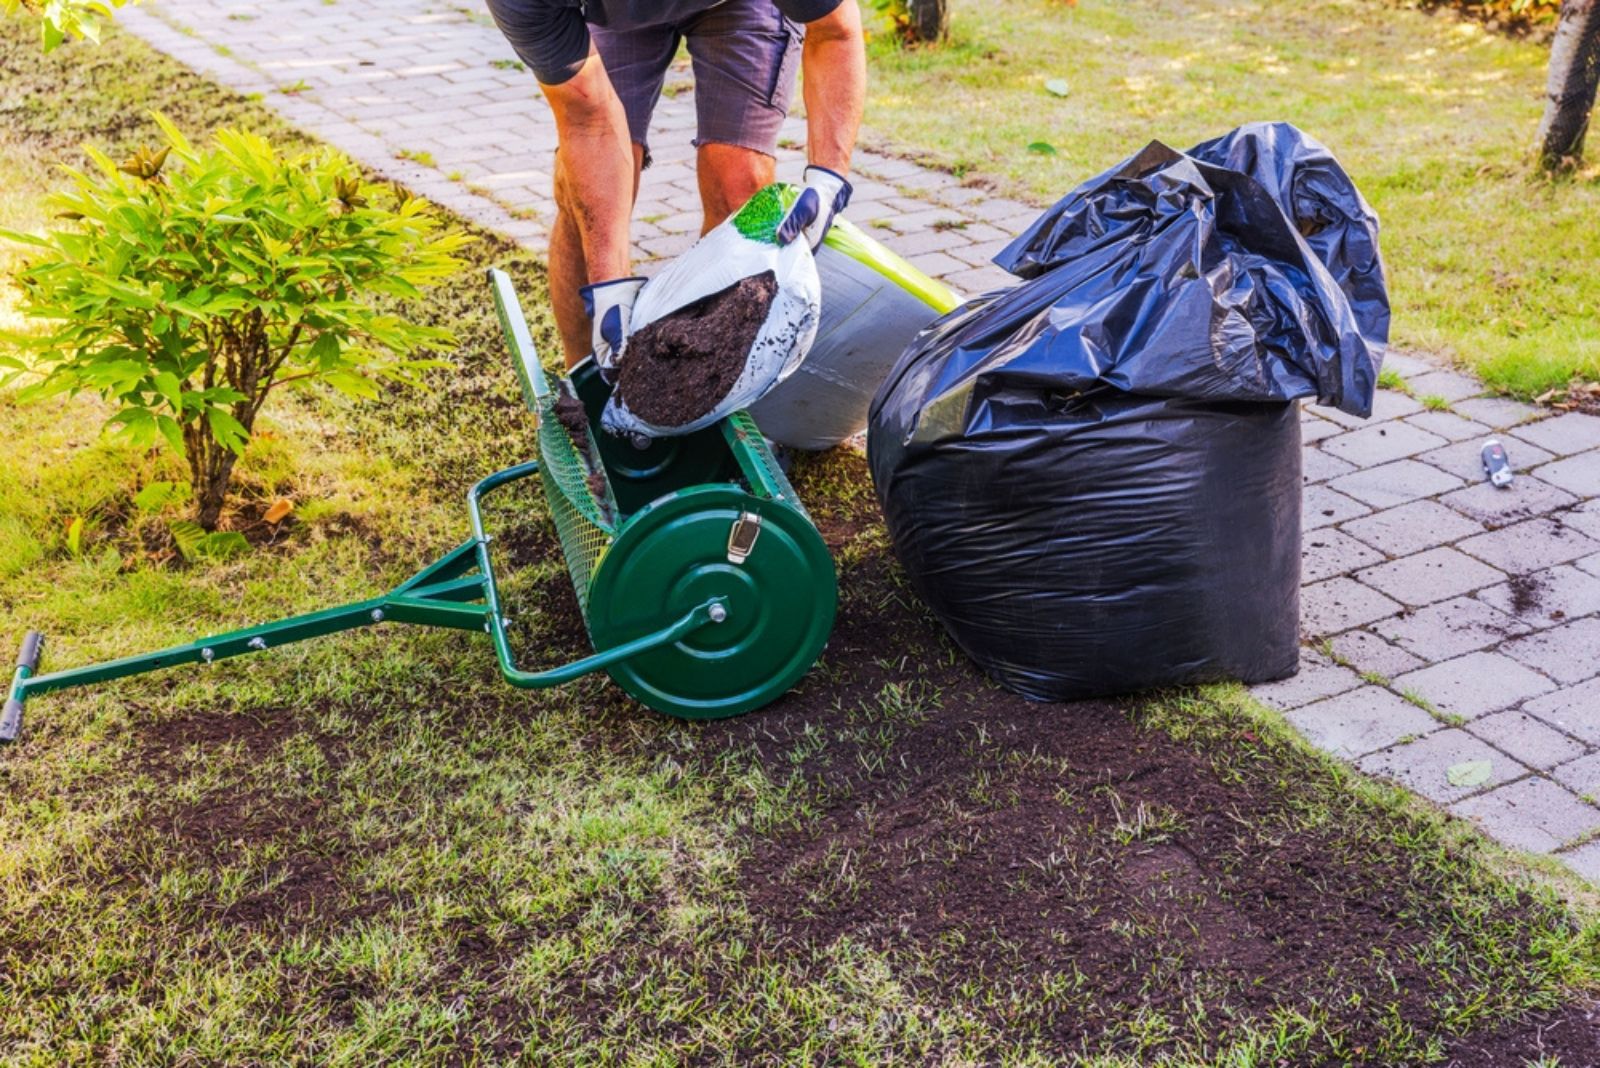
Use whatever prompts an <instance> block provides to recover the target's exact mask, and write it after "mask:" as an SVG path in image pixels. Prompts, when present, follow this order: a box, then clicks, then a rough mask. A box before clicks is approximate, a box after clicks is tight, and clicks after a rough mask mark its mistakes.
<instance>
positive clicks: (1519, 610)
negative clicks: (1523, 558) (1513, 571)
mask: <svg viewBox="0 0 1600 1068" xmlns="http://www.w3.org/2000/svg"><path fill="white" fill-rule="evenodd" d="M1506 585H1508V586H1509V587H1510V588H1511V611H1512V614H1513V615H1518V616H1530V615H1532V614H1533V613H1535V612H1537V611H1538V610H1539V609H1540V608H1542V607H1543V606H1544V586H1543V584H1542V583H1541V582H1540V581H1539V580H1538V579H1536V578H1534V577H1533V576H1532V575H1512V576H1511V580H1510V582H1508V583H1507V584H1506Z"/></svg>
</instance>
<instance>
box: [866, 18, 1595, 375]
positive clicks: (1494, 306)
mask: <svg viewBox="0 0 1600 1068" xmlns="http://www.w3.org/2000/svg"><path fill="white" fill-rule="evenodd" d="M950 6H951V9H952V11H953V27H954V28H953V35H952V42H951V43H950V44H949V45H948V46H946V47H943V48H938V49H931V50H918V51H910V52H907V51H901V50H898V49H897V48H896V47H895V44H894V42H893V39H892V38H891V37H889V36H888V35H882V34H880V35H878V36H877V37H876V38H875V39H874V41H873V44H872V70H871V78H870V83H869V89H868V92H869V98H868V104H867V123H868V126H869V128H870V129H871V130H872V131H873V133H874V134H875V135H876V136H877V137H879V138H882V139H884V140H886V141H887V142H888V143H890V144H893V145H895V146H898V147H900V148H902V149H904V150H907V151H911V152H913V153H914V154H917V155H921V156H925V157H926V158H928V159H930V160H931V161H932V162H934V163H937V164H938V165H941V166H944V167H947V168H950V169H952V170H954V171H956V172H957V173H963V174H964V173H970V174H974V175H982V176H992V177H996V178H998V179H999V180H1000V183H1001V184H1002V186H1004V187H1005V188H1007V189H1008V190H1010V191H1012V192H1014V193H1019V194H1022V195H1024V196H1026V197H1028V198H1030V199H1032V200H1034V201H1036V202H1039V203H1049V202H1053V201H1054V200H1055V199H1056V198H1058V197H1060V196H1062V195H1063V194H1065V193H1066V192H1068V191H1069V190H1070V189H1072V188H1073V187H1074V186H1076V185H1077V184H1078V183H1079V182H1080V181H1082V180H1083V179H1085V178H1088V177H1090V176H1091V175H1093V174H1097V173H1099V172H1100V171H1102V170H1104V169H1105V168H1107V167H1109V166H1111V165H1113V164H1115V163H1116V162H1118V161H1119V160H1121V159H1123V158H1124V157H1126V156H1128V155H1131V154H1132V153H1133V152H1134V151H1136V150H1137V149H1138V148H1140V147H1142V146H1143V145H1144V144H1145V143H1146V142H1148V141H1150V140H1152V139H1159V140H1161V141H1164V142H1166V143H1168V144H1170V145H1172V146H1174V147H1176V148H1185V147H1188V146H1189V145H1192V144H1195V143H1196V142H1198V141H1201V140H1203V139H1205V138H1208V137H1211V136H1214V135H1217V134H1220V133H1223V132H1224V131H1226V130H1229V129H1231V128H1233V127H1234V126H1236V125H1238V124H1240V123H1243V122H1248V121H1253V120H1287V121H1289V122H1293V123H1295V124H1296V125H1298V126H1299V127H1301V128H1302V129H1304V130H1305V131H1307V132H1308V133H1310V134H1312V135H1313V136H1315V137H1317V138H1318V139H1319V140H1321V141H1323V142H1324V143H1325V144H1327V145H1328V146H1329V147H1330V148H1331V149H1332V150H1333V152H1334V154H1335V155H1336V156H1338V158H1339V159H1340V161H1341V162H1342V163H1343V164H1344V165H1345V167H1346V169H1347V170H1349V171H1350V173H1351V175H1352V176H1353V177H1354V179H1355V181H1356V184H1357V185H1358V186H1359V187H1360V188H1361V190H1362V191H1363V192H1364V193H1365V194H1366V196H1367V198H1368V199H1369V200H1370V201H1371V202H1372V204H1373V206H1374V207H1375V208H1376V209H1377V212H1378V215H1379V217H1380V219H1381V220H1382V223H1383V226H1384V231H1383V251H1384V259H1385V262H1386V264H1387V267H1388V271H1389V282H1390V292H1391V296H1392V299H1393V301H1394V306H1395V321H1394V337H1395V340H1396V342H1397V343H1398V344H1400V345H1403V346H1406V347H1410V348H1416V349H1424V350H1428V351H1432V352H1436V353H1441V354H1444V355H1446V356H1448V357H1450V358H1452V359H1454V360H1457V361H1459V362H1460V363H1462V364H1463V365H1465V366H1467V367H1470V368H1471V369H1472V370H1474V371H1476V372H1477V373H1478V374H1479V375H1481V376H1482V377H1483V378H1484V379H1485V380H1486V381H1487V382H1488V383H1490V384H1491V385H1492V386H1494V387H1496V388H1498V389H1502V390H1505V391H1507V392H1510V393H1513V394H1516V395H1518V396H1523V397H1529V396H1535V395H1537V394H1539V393H1541V392H1543V391H1545V390H1547V389H1550V388H1551V387H1556V386H1562V385H1566V384H1567V383H1568V382H1569V380H1571V379H1573V378H1578V379H1584V380H1588V381H1595V380H1600V275H1597V274H1596V272H1594V271H1592V270H1587V269H1585V268H1584V267H1583V265H1584V264H1590V263H1594V262H1595V261H1596V260H1597V259H1600V227H1596V226H1595V225H1594V220H1595V218H1596V217H1597V215H1600V170H1597V169H1596V168H1594V167H1592V166H1591V167H1590V168H1589V169H1588V170H1587V171H1585V172H1584V173H1582V174H1580V175H1578V176H1576V177H1573V178H1570V179H1566V180H1561V181H1556V182H1551V181H1548V180H1545V179H1543V178H1540V177H1536V176H1535V173H1534V171H1533V170H1532V168H1531V167H1530V166H1529V165H1528V163H1527V162H1526V160H1525V156H1526V155H1527V150H1528V149H1529V147H1530V146H1531V144H1532V140H1533V135H1534V130H1535V128H1536V126H1537V123H1538V119H1539V113H1540V108H1541V101H1542V94H1543V91H1544V84H1545V83H1544V78H1545V62H1546V59H1547V58H1548V50H1547V48H1545V47H1544V46H1542V45H1539V44H1535V43H1532V42H1527V41H1516V40H1509V39H1506V38H1504V37H1500V36H1497V35H1495V34H1493V33H1491V32H1489V31H1486V30H1485V29H1483V28H1482V27H1481V26H1480V25H1479V24H1477V23H1474V22H1467V21H1461V20H1458V19H1456V18H1454V17H1453V16H1451V15H1449V14H1448V13H1444V14H1440V15H1437V16H1430V15H1426V14H1422V13H1419V12H1417V11H1415V10H1411V9H1405V8H1400V7H1397V6H1390V5H1389V4H1386V3H1384V2H1383V0H1078V2H1077V3H1076V4H1069V3H1063V2H1062V0H951V3H950ZM1058 78H1059V79H1062V80H1064V81H1065V82H1066V83H1067V85H1068V87H1069V92H1068V95H1067V96H1066V97H1064V98H1062V97H1057V96H1053V95H1051V94H1050V93H1048V92H1046V90H1045V88H1044V85H1045V82H1046V81H1049V80H1051V79H1058ZM953 117H958V119H956V121H952V120H953ZM1039 141H1044V142H1047V143H1049V144H1051V145H1053V146H1054V147H1055V149H1056V152H1057V154H1056V155H1054V156H1047V155H1040V154H1036V153H1033V152H1030V151H1029V149H1028V146H1029V145H1030V144H1032V143H1034V142H1039Z"/></svg>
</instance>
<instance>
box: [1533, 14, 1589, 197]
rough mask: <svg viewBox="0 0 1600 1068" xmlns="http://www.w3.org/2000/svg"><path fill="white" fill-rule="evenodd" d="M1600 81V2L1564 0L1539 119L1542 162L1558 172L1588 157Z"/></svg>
mask: <svg viewBox="0 0 1600 1068" xmlns="http://www.w3.org/2000/svg"><path fill="white" fill-rule="evenodd" d="M1597 83H1600V0H1565V2H1564V3H1563V4H1562V5H1561V21H1560V22H1559V23H1557V24H1556V36H1555V40H1554V42H1552V44H1551V47H1550V81H1549V85H1548V88H1547V89H1546V93H1547V99H1546V101H1545V108H1544V120H1543V121H1542V122H1540V123H1539V162H1540V163H1541V164H1542V165H1543V166H1545V167H1547V168H1549V169H1551V170H1554V169H1556V168H1558V167H1562V166H1565V165H1567V162H1568V161H1576V160H1577V159H1578V158H1580V157H1581V156H1582V155H1583V138H1584V135H1585V134H1586V133H1587V132H1588V130H1589V113H1590V112H1591V111H1592V110H1593V109H1594V96H1595V86H1596V84H1597Z"/></svg>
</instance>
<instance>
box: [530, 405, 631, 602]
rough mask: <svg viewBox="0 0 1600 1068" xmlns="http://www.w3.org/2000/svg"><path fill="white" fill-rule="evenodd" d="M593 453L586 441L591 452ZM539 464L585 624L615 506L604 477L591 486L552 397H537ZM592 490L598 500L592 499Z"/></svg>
mask: <svg viewBox="0 0 1600 1068" xmlns="http://www.w3.org/2000/svg"><path fill="white" fill-rule="evenodd" d="M593 448H594V444H593V442H592V441H591V442H590V449H591V451H592V450H593ZM539 460H540V463H539V471H540V475H541V477H542V478H543V479H544V488H545V497H546V498H547V499H548V500H549V502H550V518H551V519H553V520H555V524H556V536H557V537H559V538H560V539H561V552H562V555H564V556H565V557H566V559H567V571H568V572H569V573H570V574H571V575H572V588H573V589H574V590H575V591H577V594H578V606H579V607H580V608H582V609H583V614H584V618H585V619H587V618H588V615H589V578H590V576H592V575H593V574H594V569H595V567H596V566H598V565H599V563H600V558H601V557H603V556H604V555H605V552H606V550H607V549H608V548H610V546H611V539H612V538H613V537H615V536H616V532H617V531H616V523H615V518H614V517H615V516H616V514H617V505H616V501H614V500H613V499H612V497H611V488H610V486H609V485H608V484H607V483H606V481H605V478H604V476H601V477H599V478H595V479H593V480H592V481H591V479H590V477H589V476H590V468H589V465H588V464H587V463H585V462H584V458H583V457H582V456H581V455H579V453H578V450H577V449H576V448H574V447H573V444H572V438H570V437H569V436H568V435H567V430H566V428H565V427H564V426H562V425H561V422H560V420H558V419H557V418H556V415H555V397H554V395H550V396H546V397H544V398H542V399H541V402H540V405H539ZM597 489H598V490H600V491H601V492H602V493H603V496H601V497H599V498H596V496H595V491H596V490H597Z"/></svg>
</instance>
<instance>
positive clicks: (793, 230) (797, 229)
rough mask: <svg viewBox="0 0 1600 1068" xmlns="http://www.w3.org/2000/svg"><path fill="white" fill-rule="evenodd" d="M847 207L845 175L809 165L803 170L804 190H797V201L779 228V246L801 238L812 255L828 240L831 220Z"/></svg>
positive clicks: (848, 200) (847, 185)
mask: <svg viewBox="0 0 1600 1068" xmlns="http://www.w3.org/2000/svg"><path fill="white" fill-rule="evenodd" d="M848 203H850V183H849V182H848V181H846V180H845V177H844V175H842V174H836V173H834V172H833V171H830V170H829V169H828V168H826V167H818V166H816V165H815V164H812V165H811V166H809V167H807V168H806V170H805V188H803V189H802V190H800V198H799V199H798V200H796V201H795V202H794V207H792V208H790V209H789V214H788V215H786V216H784V219H783V222H781V223H779V224H778V244H780V245H787V244H788V243H789V242H791V241H793V240H794V239H795V238H797V237H799V236H801V235H802V234H804V235H805V239H806V244H808V245H810V246H811V251H813V252H815V251H816V250H817V249H818V247H820V246H821V244H822V239H823V238H825V237H827V236H828V228H829V227H831V226H832V225H833V219H834V216H836V215H838V214H839V213H840V212H841V211H843V210H844V208H845V205H846V204H848Z"/></svg>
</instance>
